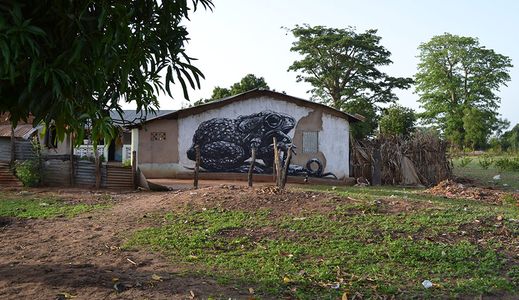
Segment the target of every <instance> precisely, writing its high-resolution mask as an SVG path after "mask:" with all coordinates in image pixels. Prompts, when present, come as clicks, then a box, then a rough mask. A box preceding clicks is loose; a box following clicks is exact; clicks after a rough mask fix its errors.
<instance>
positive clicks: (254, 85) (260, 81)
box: [194, 74, 270, 105]
mask: <svg viewBox="0 0 519 300" xmlns="http://www.w3.org/2000/svg"><path fill="white" fill-rule="evenodd" d="M253 89H263V90H270V87H269V86H268V84H267V82H266V81H265V78H263V77H256V75H254V74H247V75H245V76H244V77H243V78H242V79H241V80H240V81H239V82H236V83H234V84H233V85H231V86H230V87H229V88H222V87H219V86H216V87H215V88H214V89H213V94H212V95H211V98H210V99H200V100H198V101H196V102H195V103H194V105H200V104H204V103H209V102H212V101H215V100H218V99H222V98H226V97H230V96H234V95H238V94H241V93H245V92H246V91H250V90H253Z"/></svg>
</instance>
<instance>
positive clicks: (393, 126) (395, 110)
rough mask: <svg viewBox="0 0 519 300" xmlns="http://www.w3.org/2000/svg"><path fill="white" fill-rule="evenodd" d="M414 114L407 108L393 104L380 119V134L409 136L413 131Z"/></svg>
mask: <svg viewBox="0 0 519 300" xmlns="http://www.w3.org/2000/svg"><path fill="white" fill-rule="evenodd" d="M415 123H416V114H415V112H414V111H413V110H412V109H410V108H407V107H403V106H401V105H398V104H393V105H391V106H390V107H389V108H387V109H385V110H384V112H383V113H382V117H381V118H380V133H382V134H389V135H401V136H409V135H410V134H411V133H412V132H413V131H414V130H415Z"/></svg>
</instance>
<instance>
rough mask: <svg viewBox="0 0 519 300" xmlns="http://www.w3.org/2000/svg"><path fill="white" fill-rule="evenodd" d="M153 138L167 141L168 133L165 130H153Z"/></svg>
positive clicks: (153, 139)
mask: <svg viewBox="0 0 519 300" xmlns="http://www.w3.org/2000/svg"><path fill="white" fill-rule="evenodd" d="M151 140H152V141H165V140H166V133H165V132H152V133H151Z"/></svg>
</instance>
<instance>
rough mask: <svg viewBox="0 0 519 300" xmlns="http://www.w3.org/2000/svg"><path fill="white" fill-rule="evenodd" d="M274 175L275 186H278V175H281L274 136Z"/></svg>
mask: <svg viewBox="0 0 519 300" xmlns="http://www.w3.org/2000/svg"><path fill="white" fill-rule="evenodd" d="M273 140H274V175H275V178H276V186H278V187H279V185H280V182H279V179H280V175H281V166H280V164H279V150H278V143H277V140H276V137H274V139H273Z"/></svg>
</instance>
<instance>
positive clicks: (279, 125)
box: [187, 110, 335, 177]
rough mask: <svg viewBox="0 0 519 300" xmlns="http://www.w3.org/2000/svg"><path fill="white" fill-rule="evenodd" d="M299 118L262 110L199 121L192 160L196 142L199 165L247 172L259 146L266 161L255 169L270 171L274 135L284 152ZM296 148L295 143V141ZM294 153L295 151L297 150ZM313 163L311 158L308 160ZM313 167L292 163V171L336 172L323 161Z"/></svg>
mask: <svg viewBox="0 0 519 300" xmlns="http://www.w3.org/2000/svg"><path fill="white" fill-rule="evenodd" d="M295 124H296V120H295V119H294V118H293V117H291V116H289V115H286V114H282V113H278V112H273V111H268V110H266V111H262V112H259V113H255V114H251V115H247V116H239V117H237V118H236V119H229V118H214V119H210V120H207V121H205V122H202V123H200V125H199V126H198V129H197V130H196V131H195V134H194V136H193V144H192V146H191V147H190V148H189V150H188V151H187V157H188V158H189V159H190V160H193V161H194V160H195V159H196V154H195V145H199V146H200V166H201V167H202V168H204V169H205V170H207V171H209V172H240V173H241V172H247V170H248V168H249V163H247V162H246V160H248V159H249V158H251V153H252V148H254V147H255V148H256V149H257V151H256V153H257V154H256V158H257V159H261V160H262V161H263V164H259V163H257V164H256V165H255V167H254V171H255V172H256V173H271V172H272V166H273V163H274V150H273V149H274V146H273V138H274V137H275V138H276V140H277V141H278V147H280V149H281V150H282V151H284V152H285V156H286V151H287V149H288V148H289V146H290V145H292V138H291V137H290V136H288V133H289V132H290V131H291V130H292V129H293V128H294V126H295ZM292 146H293V148H295V146H294V145H292ZM294 154H295V151H294ZM309 163H310V162H309ZM312 163H317V164H318V166H319V167H318V169H317V171H318V172H316V171H313V170H312V169H311V168H310V167H309V164H307V167H306V168H305V167H301V166H297V165H291V166H290V168H289V172H290V174H291V175H310V176H318V177H323V176H333V177H335V175H333V174H331V173H324V174H323V173H322V164H321V163H320V162H319V161H317V162H316V159H313V160H312Z"/></svg>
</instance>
